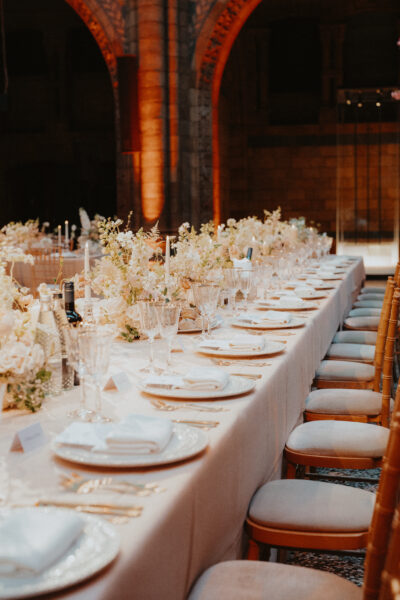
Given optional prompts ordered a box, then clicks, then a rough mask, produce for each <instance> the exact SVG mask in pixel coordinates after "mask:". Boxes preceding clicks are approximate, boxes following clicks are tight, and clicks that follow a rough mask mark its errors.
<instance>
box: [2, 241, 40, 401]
mask: <svg viewBox="0 0 400 600" xmlns="http://www.w3.org/2000/svg"><path fill="white" fill-rule="evenodd" d="M9 258H10V257H9V255H7V251H6V250H5V247H2V248H0V387H1V390H0V400H2V407H3V409H4V408H25V409H28V410H30V411H32V412H35V411H36V410H38V409H39V408H40V406H41V404H42V402H43V398H44V396H45V383H46V382H47V381H48V380H49V379H50V376H51V373H50V371H48V370H47V369H46V364H45V359H44V354H43V350H42V348H41V346H40V345H39V344H36V343H35V327H34V320H33V318H32V314H31V312H30V311H29V310H27V309H28V308H29V305H30V304H31V303H32V300H33V299H32V296H29V295H27V294H26V291H27V290H24V289H19V288H18V287H17V286H16V285H15V283H14V281H13V279H12V276H11V275H8V274H7V272H6V263H7V259H9ZM0 405H1V404H0Z"/></svg>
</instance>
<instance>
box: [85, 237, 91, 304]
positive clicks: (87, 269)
mask: <svg viewBox="0 0 400 600" xmlns="http://www.w3.org/2000/svg"><path fill="white" fill-rule="evenodd" d="M89 273H90V263H89V242H86V244H85V261H84V274H85V300H90V298H91V296H92V291H91V289H90V284H89Z"/></svg>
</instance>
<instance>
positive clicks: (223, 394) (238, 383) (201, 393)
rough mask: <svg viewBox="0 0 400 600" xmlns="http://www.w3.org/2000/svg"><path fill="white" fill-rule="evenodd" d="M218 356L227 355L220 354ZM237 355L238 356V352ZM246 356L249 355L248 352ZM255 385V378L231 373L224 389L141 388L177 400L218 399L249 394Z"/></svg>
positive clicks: (161, 396) (147, 392)
mask: <svg viewBox="0 0 400 600" xmlns="http://www.w3.org/2000/svg"><path fill="white" fill-rule="evenodd" d="M207 354H208V353H207ZM217 356H227V355H225V354H223V355H222V354H221V355H220V354H218V355H217ZM235 356H237V354H236V355H235ZM246 356H249V355H248V354H246ZM251 356H254V355H251ZM255 356H258V355H255ZM255 385H256V382H255V381H254V380H250V379H246V378H245V377H238V376H236V375H231V376H230V378H229V381H228V383H227V384H226V386H225V387H224V389H222V390H182V389H181V390H179V389H171V390H169V389H163V390H160V389H156V388H147V387H142V388H141V389H142V392H145V393H146V394H150V395H151V396H158V397H159V398H175V399H176V400H218V399H220V398H232V397H234V396H241V395H242V394H247V393H248V392H251V390H252V389H254V387H255Z"/></svg>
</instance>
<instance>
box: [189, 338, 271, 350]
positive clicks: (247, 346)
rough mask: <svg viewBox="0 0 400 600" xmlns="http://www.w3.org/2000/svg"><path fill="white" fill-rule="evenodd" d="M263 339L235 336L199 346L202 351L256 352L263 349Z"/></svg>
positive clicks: (213, 339) (205, 341) (208, 341)
mask: <svg viewBox="0 0 400 600" xmlns="http://www.w3.org/2000/svg"><path fill="white" fill-rule="evenodd" d="M264 344H265V341H264V338H263V337H257V336H254V335H236V336H234V337H232V338H225V339H223V338H221V339H219V338H212V339H209V340H204V341H203V342H201V343H200V344H199V347H200V348H202V349H203V350H207V349H211V350H227V351H229V350H242V351H243V352H250V351H257V350H262V349H263V348H264Z"/></svg>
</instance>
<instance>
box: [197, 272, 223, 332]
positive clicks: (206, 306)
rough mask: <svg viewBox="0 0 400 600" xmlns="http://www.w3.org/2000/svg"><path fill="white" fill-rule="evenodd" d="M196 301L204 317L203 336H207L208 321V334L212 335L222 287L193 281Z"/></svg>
mask: <svg viewBox="0 0 400 600" xmlns="http://www.w3.org/2000/svg"><path fill="white" fill-rule="evenodd" d="M192 291H193V297H194V303H195V305H196V306H197V308H198V310H199V312H200V314H201V318H202V337H205V330H206V322H207V335H210V331H211V324H212V319H213V318H214V317H215V314H216V312H217V306H218V301H219V294H220V291H221V288H220V287H219V286H218V285H214V284H208V283H192Z"/></svg>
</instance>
